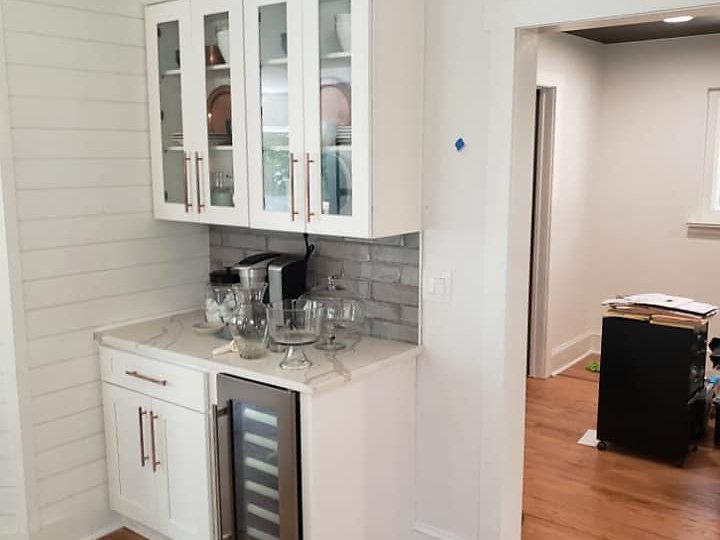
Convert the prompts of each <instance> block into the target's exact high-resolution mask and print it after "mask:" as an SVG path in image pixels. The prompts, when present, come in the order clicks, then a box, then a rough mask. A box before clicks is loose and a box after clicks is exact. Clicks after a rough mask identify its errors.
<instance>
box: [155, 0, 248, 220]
mask: <svg viewBox="0 0 720 540" xmlns="http://www.w3.org/2000/svg"><path fill="white" fill-rule="evenodd" d="M146 25H147V53H148V60H147V65H148V85H149V88H148V99H149V104H150V126H151V128H150V129H151V146H152V147H151V156H152V162H153V163H152V167H153V196H154V209H155V216H156V217H158V218H161V219H172V220H180V221H194V222H198V223H224V224H228V225H239V226H247V225H248V212H247V208H248V205H247V177H246V174H247V164H246V153H245V148H246V144H245V85H244V71H245V69H244V57H243V13H242V3H240V2H233V1H232V0H204V1H200V0H197V1H193V2H188V1H186V0H177V1H174V2H166V3H161V4H157V5H152V6H149V7H148V8H147V9H146Z"/></svg>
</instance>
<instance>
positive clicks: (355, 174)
mask: <svg viewBox="0 0 720 540" xmlns="http://www.w3.org/2000/svg"><path fill="white" fill-rule="evenodd" d="M303 24H304V26H303V35H304V43H303V52H304V58H303V65H304V74H305V88H304V95H305V149H306V152H305V154H304V156H303V161H304V169H305V171H306V175H307V176H309V182H310V185H309V194H308V201H309V205H310V207H309V212H308V214H307V221H308V226H307V230H308V232H311V233H316V234H331V235H340V236H360V237H368V236H371V233H372V231H371V228H370V223H371V210H372V209H371V203H370V200H371V199H370V196H371V172H370V93H371V90H370V35H371V33H370V3H369V0H304V3H303ZM382 54H393V51H383V52H382ZM384 180H385V181H388V182H392V181H393V179H392V178H386V179H384Z"/></svg>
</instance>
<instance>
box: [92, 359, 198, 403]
mask: <svg viewBox="0 0 720 540" xmlns="http://www.w3.org/2000/svg"><path fill="white" fill-rule="evenodd" d="M100 362H101V365H102V379H103V381H105V382H109V383H112V384H116V385H118V386H122V387H124V388H128V389H130V390H135V391H136V392H140V393H142V394H145V395H148V396H152V397H155V398H158V399H162V400H164V401H168V402H170V403H176V404H178V405H182V406H183V407H188V408H189V409H194V410H196V411H201V412H205V411H207V408H208V406H207V374H205V373H203V372H202V371H196V370H194V369H189V368H185V367H181V366H176V365H173V364H168V363H166V362H159V361H157V360H152V359H150V358H145V357H144V356H138V355H136V354H132V353H128V352H125V351H118V350H116V349H110V348H108V347H101V348H100Z"/></svg>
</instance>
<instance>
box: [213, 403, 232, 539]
mask: <svg viewBox="0 0 720 540" xmlns="http://www.w3.org/2000/svg"><path fill="white" fill-rule="evenodd" d="M212 412H213V419H214V422H215V441H216V449H215V451H216V454H215V458H216V463H217V467H216V468H215V474H216V477H215V485H216V488H217V492H216V497H217V509H218V516H217V523H218V529H219V533H220V539H221V540H232V539H233V538H235V532H234V531H235V491H234V485H233V457H232V432H231V431H232V408H231V407H230V405H229V404H228V405H227V406H226V407H223V408H218V406H217V405H213V407H212Z"/></svg>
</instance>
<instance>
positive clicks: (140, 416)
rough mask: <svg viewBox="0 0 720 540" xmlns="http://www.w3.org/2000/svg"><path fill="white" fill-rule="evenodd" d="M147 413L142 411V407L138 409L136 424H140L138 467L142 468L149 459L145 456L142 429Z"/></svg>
mask: <svg viewBox="0 0 720 540" xmlns="http://www.w3.org/2000/svg"><path fill="white" fill-rule="evenodd" d="M146 414H147V411H143V409H142V407H138V424H140V466H141V467H144V466H145V463H146V462H147V461H148V460H149V459H150V458H149V457H148V456H146V455H145V430H144V429H143V416H145V415H146Z"/></svg>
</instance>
